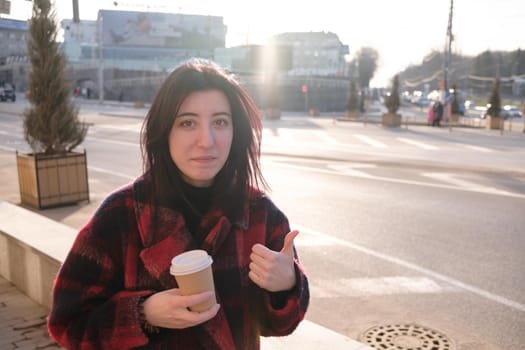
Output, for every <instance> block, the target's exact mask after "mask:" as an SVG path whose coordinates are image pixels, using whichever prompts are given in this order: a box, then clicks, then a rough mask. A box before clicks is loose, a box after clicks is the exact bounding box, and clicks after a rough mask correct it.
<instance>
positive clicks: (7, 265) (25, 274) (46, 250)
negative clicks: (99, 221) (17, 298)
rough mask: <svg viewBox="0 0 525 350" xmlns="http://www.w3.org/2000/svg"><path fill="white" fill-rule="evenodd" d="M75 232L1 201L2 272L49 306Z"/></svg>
mask: <svg viewBox="0 0 525 350" xmlns="http://www.w3.org/2000/svg"><path fill="white" fill-rule="evenodd" d="M75 236H76V231H75V230H74V229H72V228H70V227H68V226H66V225H63V224H61V223H59V222H56V221H53V220H51V219H48V218H46V217H44V216H42V215H39V214H36V213H34V212H32V211H30V210H27V209H24V208H21V207H19V206H17V205H14V204H11V203H8V202H5V201H0V275H2V277H4V278H5V279H7V280H8V281H11V282H12V283H13V284H14V285H15V286H16V287H17V288H18V290H20V291H21V292H23V293H24V294H26V295H27V296H29V297H30V298H31V299H33V300H34V301H36V302H37V303H39V304H41V305H43V306H45V307H47V308H49V307H50V305H51V289H52V286H53V281H54V279H55V275H56V273H57V271H58V268H59V267H60V264H61V263H62V261H64V259H65V257H66V254H67V252H68V251H69V249H70V247H71V245H72V244H73V240H74V238H75Z"/></svg>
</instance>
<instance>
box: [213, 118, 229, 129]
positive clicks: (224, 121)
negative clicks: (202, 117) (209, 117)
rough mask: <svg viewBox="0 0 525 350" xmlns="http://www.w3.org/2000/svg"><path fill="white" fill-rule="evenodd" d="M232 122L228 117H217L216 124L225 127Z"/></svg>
mask: <svg viewBox="0 0 525 350" xmlns="http://www.w3.org/2000/svg"><path fill="white" fill-rule="evenodd" d="M229 124H230V121H229V120H227V119H217V120H215V125H217V126H219V127H225V126H228V125H229Z"/></svg>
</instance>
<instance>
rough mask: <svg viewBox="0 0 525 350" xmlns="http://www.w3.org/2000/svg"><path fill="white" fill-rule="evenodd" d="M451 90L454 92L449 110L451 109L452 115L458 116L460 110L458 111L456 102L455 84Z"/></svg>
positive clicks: (456, 90) (456, 91)
mask: <svg viewBox="0 0 525 350" xmlns="http://www.w3.org/2000/svg"><path fill="white" fill-rule="evenodd" d="M452 90H453V91H454V92H453V94H454V99H453V100H452V105H451V106H450V108H451V109H452V113H454V114H459V112H460V110H459V102H458V88H457V86H456V84H453V85H452Z"/></svg>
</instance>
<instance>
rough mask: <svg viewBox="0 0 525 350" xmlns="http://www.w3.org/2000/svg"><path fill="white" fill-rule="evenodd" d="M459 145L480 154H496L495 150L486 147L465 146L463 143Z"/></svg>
mask: <svg viewBox="0 0 525 350" xmlns="http://www.w3.org/2000/svg"><path fill="white" fill-rule="evenodd" d="M458 145H461V146H464V147H466V148H469V149H471V150H474V151H479V152H485V153H489V152H494V150H493V149H490V148H486V147H481V146H474V145H465V144H462V143H458Z"/></svg>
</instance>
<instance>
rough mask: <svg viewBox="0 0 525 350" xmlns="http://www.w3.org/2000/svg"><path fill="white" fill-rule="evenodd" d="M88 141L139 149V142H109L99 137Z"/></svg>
mask: <svg viewBox="0 0 525 350" xmlns="http://www.w3.org/2000/svg"><path fill="white" fill-rule="evenodd" d="M87 141H88V142H89V141H98V142H107V143H114V144H116V145H122V146H134V147H138V146H139V143H138V142H128V141H117V140H109V139H107V138H99V137H90V138H89V140H87Z"/></svg>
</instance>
